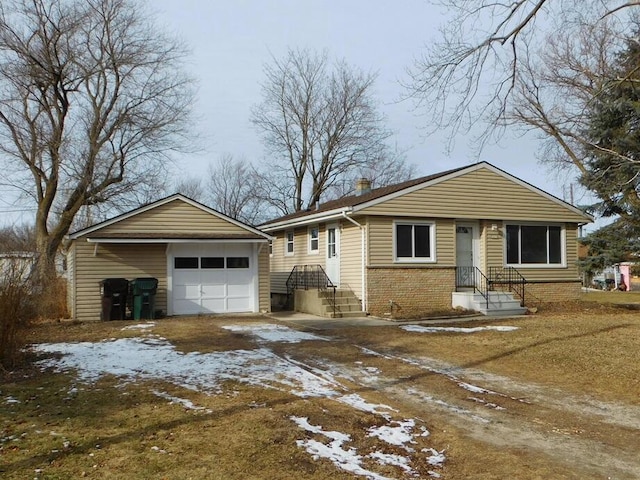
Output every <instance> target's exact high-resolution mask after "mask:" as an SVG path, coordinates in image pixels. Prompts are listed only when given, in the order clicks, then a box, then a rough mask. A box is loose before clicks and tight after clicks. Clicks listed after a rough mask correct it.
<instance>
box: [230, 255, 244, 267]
mask: <svg viewBox="0 0 640 480" xmlns="http://www.w3.org/2000/svg"><path fill="white" fill-rule="evenodd" d="M227 268H249V257H227Z"/></svg>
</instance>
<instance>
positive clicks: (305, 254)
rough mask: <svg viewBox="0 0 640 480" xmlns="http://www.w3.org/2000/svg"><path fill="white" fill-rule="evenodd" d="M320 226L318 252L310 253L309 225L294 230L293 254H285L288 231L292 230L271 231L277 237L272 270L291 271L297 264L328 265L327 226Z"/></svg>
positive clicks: (274, 243) (274, 242)
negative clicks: (326, 259)
mask: <svg viewBox="0 0 640 480" xmlns="http://www.w3.org/2000/svg"><path fill="white" fill-rule="evenodd" d="M318 226H319V239H318V253H313V254H312V253H309V234H308V232H309V231H308V229H307V227H306V226H305V227H299V228H296V229H294V230H293V233H294V237H293V255H285V253H284V252H285V246H286V232H289V231H290V230H289V229H287V230H278V231H276V232H271V233H270V234H271V236H274V237H276V239H275V240H274V241H273V256H272V257H271V271H272V272H291V270H292V269H293V267H295V266H296V265H316V264H318V265H321V266H322V268H324V267H325V265H326V261H325V258H326V254H327V243H326V239H327V236H326V226H325V225H324V224H322V225H318Z"/></svg>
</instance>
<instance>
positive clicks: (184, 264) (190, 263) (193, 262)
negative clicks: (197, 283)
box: [173, 257, 200, 270]
mask: <svg viewBox="0 0 640 480" xmlns="http://www.w3.org/2000/svg"><path fill="white" fill-rule="evenodd" d="M199 260H200V259H199V258H198V257H175V258H174V259H173V266H174V268H176V269H179V270H197V269H198V268H199V267H200V264H199Z"/></svg>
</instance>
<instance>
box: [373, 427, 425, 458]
mask: <svg viewBox="0 0 640 480" xmlns="http://www.w3.org/2000/svg"><path fill="white" fill-rule="evenodd" d="M415 426H416V422H415V421H414V420H413V419H408V420H405V421H403V422H402V421H392V422H390V424H389V425H382V426H381V427H371V428H370V429H369V434H368V436H369V437H377V438H379V439H380V440H382V441H383V442H386V443H388V444H389V445H396V446H398V447H404V448H405V449H406V450H407V451H408V452H413V451H414V449H413V448H411V447H408V446H407V445H406V444H407V443H416V442H415V441H414V440H413V436H414V435H413V433H412V432H413V428H414V427H415Z"/></svg>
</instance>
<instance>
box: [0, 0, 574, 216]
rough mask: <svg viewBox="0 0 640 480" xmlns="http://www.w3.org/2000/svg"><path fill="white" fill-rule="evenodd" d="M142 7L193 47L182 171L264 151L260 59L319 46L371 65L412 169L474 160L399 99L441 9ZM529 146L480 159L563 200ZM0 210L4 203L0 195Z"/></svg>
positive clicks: (377, 0) (260, 2)
mask: <svg viewBox="0 0 640 480" xmlns="http://www.w3.org/2000/svg"><path fill="white" fill-rule="evenodd" d="M149 6H150V8H151V10H153V11H156V12H157V13H158V18H157V20H158V22H159V24H160V26H161V27H164V28H165V29H167V30H168V31H170V32H172V33H174V34H176V35H178V36H179V37H181V38H182V39H183V40H184V41H185V42H186V43H187V44H188V45H189V46H190V48H191V49H192V56H191V58H190V61H189V64H188V69H189V70H190V72H191V74H192V75H193V76H194V77H195V78H196V79H197V82H198V86H199V93H198V97H197V102H196V112H195V113H196V119H197V123H196V124H195V125H194V128H195V129H197V130H198V132H199V137H200V138H201V141H202V145H201V147H202V153H199V154H197V155H188V156H183V157H181V159H180V162H181V169H180V171H181V172H184V174H185V176H200V175H202V174H203V173H205V172H206V169H207V165H208V164H209V163H210V162H213V161H215V160H216V159H218V158H219V157H220V156H221V155H223V154H225V153H229V154H232V155H233V156H234V157H236V158H240V157H244V158H246V159H248V160H251V161H253V162H259V161H260V160H262V159H263V158H264V153H263V147H262V145H261V143H260V138H259V135H258V134H257V132H256V130H255V129H254V128H253V126H252V125H251V123H250V112H251V107H252V106H253V105H256V104H257V103H259V102H260V101H261V98H262V97H261V87H260V83H261V82H262V80H263V78H264V75H263V67H264V65H265V64H266V63H269V62H270V60H271V59H272V58H273V57H275V58H282V57H283V56H284V55H285V54H286V52H287V49H288V48H311V49H316V50H319V51H321V50H323V49H326V50H327V52H328V54H329V56H330V58H333V59H337V58H341V59H344V60H346V62H347V63H348V64H350V65H352V66H356V67H358V68H360V69H362V70H364V71H366V72H375V73H377V75H378V78H377V81H376V83H375V90H374V92H375V96H376V98H377V100H378V102H379V105H380V110H381V111H382V112H383V113H384V114H385V115H386V118H387V124H386V126H387V128H389V129H390V130H392V131H393V132H395V136H394V138H393V141H394V142H395V143H396V144H397V145H398V147H399V149H400V150H403V151H406V156H407V159H408V161H409V162H410V163H413V164H415V165H416V166H417V173H418V175H427V174H431V173H436V172H439V171H442V170H446V169H450V168H455V167H458V166H463V165H468V164H470V163H473V162H475V161H477V159H476V157H475V156H474V152H473V148H472V146H470V145H469V144H468V141H469V138H464V137H460V138H458V139H457V140H456V148H455V150H454V151H453V153H452V154H451V155H449V156H448V155H447V154H446V153H445V144H446V136H445V134H442V135H435V136H430V137H426V136H425V130H424V128H423V127H424V122H425V119H424V118H422V117H420V116H419V113H418V112H415V111H414V110H413V109H412V107H413V105H412V103H411V102H408V101H400V100H401V98H402V97H403V95H405V94H406V91H405V90H404V89H403V87H402V86H401V81H402V80H403V79H405V80H406V78H407V77H406V75H407V74H406V69H407V68H408V67H410V66H411V64H412V61H413V59H414V58H415V57H417V56H418V55H420V53H421V52H422V51H423V49H424V47H425V45H428V44H429V43H430V41H432V40H433V39H436V38H438V37H439V32H438V27H439V26H440V25H441V24H443V23H444V22H445V20H446V12H445V11H443V9H442V8H441V7H437V6H433V5H431V4H430V3H428V2H427V1H426V0H401V1H396V2H392V1H389V0H209V1H207V0H180V1H176V0H153V1H151V2H149ZM536 148H537V143H536V141H535V139H534V138H525V139H518V140H516V139H513V138H511V139H505V141H504V142H503V144H502V145H501V146H493V147H489V148H486V149H485V150H484V152H483V154H482V155H481V156H480V158H479V160H486V161H488V162H490V163H493V164H494V165H496V166H498V167H500V168H502V169H504V170H506V171H507V172H509V173H511V174H513V175H516V176H517V177H520V178H522V179H523V180H525V181H527V182H530V183H532V184H534V185H536V186H538V187H540V188H542V189H544V190H546V191H548V192H549V193H551V194H553V195H556V196H558V197H561V198H562V197H563V185H564V184H565V183H568V182H567V181H566V179H565V178H559V177H558V175H557V174H553V173H550V172H548V171H546V170H545V168H543V167H541V166H539V165H538V164H537V163H536V160H535V150H536ZM579 201H580V198H576V203H578V202H579ZM3 203H4V204H3ZM3 209H4V210H6V209H7V206H6V202H0V211H2V210H3ZM32 215H33V213H32V212H29V213H25V214H23V215H22V220H23V221H25V222H31V218H32ZM5 218H6V216H5Z"/></svg>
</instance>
